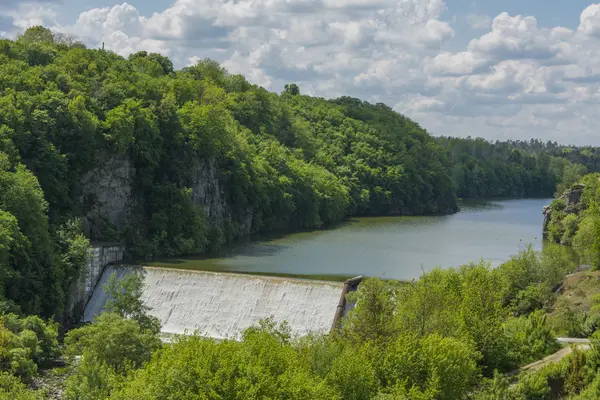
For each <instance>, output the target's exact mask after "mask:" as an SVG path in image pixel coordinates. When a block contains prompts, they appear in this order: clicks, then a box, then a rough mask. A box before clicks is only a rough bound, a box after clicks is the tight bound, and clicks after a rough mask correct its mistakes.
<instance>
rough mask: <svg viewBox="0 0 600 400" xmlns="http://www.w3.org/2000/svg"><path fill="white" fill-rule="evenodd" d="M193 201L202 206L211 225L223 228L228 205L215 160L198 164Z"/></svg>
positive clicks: (193, 186) (193, 187) (193, 185)
mask: <svg viewBox="0 0 600 400" xmlns="http://www.w3.org/2000/svg"><path fill="white" fill-rule="evenodd" d="M192 199H193V201H194V203H195V204H198V205H201V206H202V208H203V210H204V215H206V217H207V218H208V220H209V221H210V223H211V225H213V226H223V221H224V217H225V209H226V204H225V200H224V196H223V190H222V188H221V185H220V182H219V177H218V170H217V166H216V162H215V160H210V161H208V162H207V161H200V163H199V164H198V167H197V168H196V174H195V177H194V182H193V184H192Z"/></svg>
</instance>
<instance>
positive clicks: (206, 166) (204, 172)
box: [191, 159, 253, 237]
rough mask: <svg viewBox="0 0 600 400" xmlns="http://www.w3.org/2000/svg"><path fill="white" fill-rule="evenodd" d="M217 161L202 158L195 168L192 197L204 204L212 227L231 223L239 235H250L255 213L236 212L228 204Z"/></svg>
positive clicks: (249, 210)
mask: <svg viewBox="0 0 600 400" xmlns="http://www.w3.org/2000/svg"><path fill="white" fill-rule="evenodd" d="M219 179H220V178H219V170H218V166H217V164H216V161H215V160H214V159H213V160H201V161H200V162H199V163H198V166H197V167H196V169H195V176H194V177H193V182H192V183H191V188H192V199H193V201H194V203H195V204H197V205H200V206H202V209H203V210H204V215H205V216H206V218H207V220H208V221H209V223H210V225H211V226H212V227H216V228H221V229H222V228H223V227H224V226H225V224H226V223H228V224H231V225H232V226H233V228H234V231H235V234H236V236H237V237H244V236H248V235H250V233H251V231H252V218H253V213H252V210H251V209H248V210H245V212H241V213H240V212H239V211H238V213H237V214H234V213H233V212H232V210H231V207H229V205H228V204H227V201H226V196H225V193H224V189H223V185H222V184H221V182H220V180H219Z"/></svg>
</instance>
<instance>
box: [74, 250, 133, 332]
mask: <svg viewBox="0 0 600 400" xmlns="http://www.w3.org/2000/svg"><path fill="white" fill-rule="evenodd" d="M124 250H125V249H124V247H123V246H120V245H107V244H92V245H91V246H90V248H89V250H88V256H89V259H88V265H87V266H86V269H85V270H84V271H82V272H81V273H80V276H79V278H78V279H77V281H75V282H74V283H73V285H72V286H71V288H70V292H69V299H68V304H67V309H66V312H65V318H66V319H68V320H72V321H73V320H75V321H79V320H81V316H82V315H81V314H82V312H83V307H84V306H85V304H86V303H87V302H88V300H89V299H90V297H91V296H92V293H93V291H94V288H95V287H96V284H97V283H98V281H99V280H100V277H101V275H102V271H104V268H105V267H106V266H107V265H108V264H111V263H119V262H121V261H122V260H123V253H124Z"/></svg>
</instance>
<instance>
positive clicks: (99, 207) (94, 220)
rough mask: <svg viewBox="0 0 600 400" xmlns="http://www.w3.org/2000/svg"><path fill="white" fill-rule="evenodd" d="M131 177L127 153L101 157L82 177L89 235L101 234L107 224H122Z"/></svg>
mask: <svg viewBox="0 0 600 400" xmlns="http://www.w3.org/2000/svg"><path fill="white" fill-rule="evenodd" d="M134 178H135V168H134V167H133V165H132V162H131V161H130V160H129V159H128V158H127V157H115V156H107V157H105V158H103V159H101V160H100V161H99V162H98V166H97V167H96V168H94V169H93V170H92V171H90V172H88V173H87V174H86V175H85V176H84V177H83V195H82V196H81V203H82V206H83V209H84V212H85V217H84V219H83V224H84V230H85V232H86V234H87V235H88V236H89V237H91V238H102V236H103V234H104V232H105V230H106V227H107V226H110V227H112V228H116V229H119V228H121V227H122V225H123V224H124V222H125V219H126V217H127V211H128V206H129V203H130V201H131V199H132V190H133V181H134Z"/></svg>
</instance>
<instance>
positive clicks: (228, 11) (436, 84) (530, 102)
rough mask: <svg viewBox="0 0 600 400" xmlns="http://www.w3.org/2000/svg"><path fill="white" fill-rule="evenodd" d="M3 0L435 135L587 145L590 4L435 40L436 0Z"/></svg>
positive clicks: (446, 26)
mask: <svg viewBox="0 0 600 400" xmlns="http://www.w3.org/2000/svg"><path fill="white" fill-rule="evenodd" d="M11 1H13V5H12V6H11V7H10V9H8V11H6V10H5V11H2V8H1V7H0V17H2V16H4V18H10V20H11V26H12V27H13V28H14V29H21V30H22V29H25V28H26V27H28V26H31V25H34V24H38V23H43V24H45V25H47V26H51V27H53V28H56V29H59V30H63V31H67V32H69V33H73V34H75V35H77V36H79V37H80V38H81V39H82V40H84V41H85V42H86V43H87V44H88V45H89V46H92V47H97V46H99V45H100V44H101V43H102V42H104V43H105V46H106V47H107V48H108V49H111V50H114V51H115V52H117V53H119V54H122V55H124V56H126V55H128V54H129V53H131V52H135V51H139V50H148V51H155V52H161V53H163V54H165V55H168V56H169V57H171V58H172V59H173V61H174V62H175V64H176V65H177V66H178V67H183V66H186V65H190V64H192V63H195V62H197V61H198V60H200V59H203V58H205V57H210V58H213V59H216V60H217V61H219V62H221V63H222V64H223V66H224V67H226V68H227V69H228V70H230V71H231V72H233V73H241V74H244V75H245V76H247V77H248V79H249V80H250V81H252V82H254V83H257V84H259V85H263V86H265V87H267V88H269V89H271V90H277V91H278V90H281V88H282V87H283V85H284V84H285V83H287V82H290V81H294V82H296V83H298V84H299V85H300V87H301V90H302V91H303V92H304V93H309V94H315V95H319V96H324V97H336V96H340V95H351V96H355V97H360V98H362V99H365V100H370V101H373V102H378V101H382V102H385V103H387V104H390V105H394V107H395V108H396V109H397V110H398V111H400V112H403V113H406V114H408V115H409V116H410V117H413V118H415V119H417V120H418V122H419V123H420V124H421V125H422V126H424V127H426V128H428V129H429V130H430V131H431V132H432V133H435V134H444V135H468V134H470V135H481V136H484V137H489V138H500V139H501V138H506V137H512V138H519V137H520V138H529V137H532V136H535V137H542V138H544V139H551V140H560V141H566V142H570V141H575V142H580V143H583V142H586V141H591V142H593V143H596V144H600V137H597V135H596V133H595V132H596V126H595V125H596V123H595V121H597V120H599V119H600V110H599V109H598V107H597V103H598V100H600V4H592V5H590V6H589V7H587V8H586V9H585V10H581V15H580V23H579V25H578V26H576V27H572V28H568V27H561V26H555V27H545V26H544V27H542V26H540V25H538V21H537V19H536V18H535V16H528V15H509V14H508V13H500V14H499V15H497V16H496V17H495V18H493V20H492V19H491V18H489V17H488V16H486V15H476V14H463V15H462V16H461V15H459V16H458V18H457V20H462V21H466V22H467V23H468V24H469V26H471V27H472V28H473V29H480V30H483V32H480V33H478V34H477V35H475V34H474V31H472V30H471V31H468V32H471V34H473V35H474V36H473V37H472V38H471V40H470V41H469V42H468V44H467V45H466V46H462V48H459V47H457V45H456V44H454V45H453V46H452V47H451V48H453V49H455V50H456V51H448V50H447V49H448V48H449V47H448V46H446V44H447V42H448V41H452V40H453V39H452V38H454V37H455V36H456V35H457V34H456V32H455V27H454V26H453V25H454V22H453V21H450V20H447V19H445V18H444V12H445V11H446V9H447V7H446V3H445V2H444V1H443V0H401V1H398V0H237V1H229V0H175V1H174V2H173V4H172V5H171V6H170V7H168V8H166V9H164V10H162V11H160V12H157V13H154V14H152V15H141V14H140V12H139V11H138V10H137V9H136V8H135V7H134V6H132V5H130V4H127V3H123V4H119V5H115V6H113V7H106V8H96V9H90V10H87V11H86V12H84V13H81V15H80V16H79V18H78V19H77V20H76V21H73V23H72V24H70V25H66V26H59V25H58V24H57V23H56V15H57V14H56V13H57V8H53V7H52V6H51V5H49V3H35V4H33V3H32V4H33V5H32V4H28V5H27V6H23V5H20V6H18V5H16V4H17V3H16V2H15V1H14V0H11ZM448 4H449V5H452V3H451V2H448ZM450 11H452V12H453V13H456V11H457V10H450ZM454 21H456V20H454ZM13 28H11V29H13ZM0 31H1V32H0V36H11V35H12V36H14V34H15V32H16V30H15V31H7V30H6V29H5V28H4V27H3V26H0ZM463 34H464V32H463Z"/></svg>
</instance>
